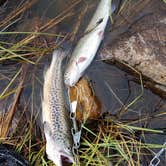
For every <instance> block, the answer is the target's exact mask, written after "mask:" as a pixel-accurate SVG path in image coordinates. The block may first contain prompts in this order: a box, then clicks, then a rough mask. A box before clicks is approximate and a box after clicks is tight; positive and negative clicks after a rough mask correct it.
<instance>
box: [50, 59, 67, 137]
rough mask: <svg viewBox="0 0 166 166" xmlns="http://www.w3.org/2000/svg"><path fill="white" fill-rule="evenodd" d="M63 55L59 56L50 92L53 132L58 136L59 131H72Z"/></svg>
mask: <svg viewBox="0 0 166 166" xmlns="http://www.w3.org/2000/svg"><path fill="white" fill-rule="evenodd" d="M62 60H63V57H60V56H59V57H58V58H57V59H56V62H55V64H54V65H55V66H54V70H55V71H54V73H53V74H54V75H53V78H52V83H51V84H52V87H51V89H50V93H49V99H50V100H49V102H50V104H49V105H50V109H51V122H52V127H53V128H52V134H53V136H56V135H57V133H59V132H62V131H63V132H65V133H66V132H67V133H68V132H70V128H69V123H68V121H69V112H68V111H67V109H66V108H65V101H64V95H63V90H64V87H63V80H62V70H61V65H62Z"/></svg>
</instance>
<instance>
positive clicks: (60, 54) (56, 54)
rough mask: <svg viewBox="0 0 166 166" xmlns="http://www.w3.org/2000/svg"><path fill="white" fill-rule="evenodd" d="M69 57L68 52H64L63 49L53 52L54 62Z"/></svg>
mask: <svg viewBox="0 0 166 166" xmlns="http://www.w3.org/2000/svg"><path fill="white" fill-rule="evenodd" d="M66 55H67V52H66V51H63V50H62V49H56V50H54V52H53V55H52V58H53V59H52V60H53V61H54V60H56V59H57V58H61V59H64V58H65V57H66Z"/></svg>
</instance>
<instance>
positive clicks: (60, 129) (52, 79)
mask: <svg viewBox="0 0 166 166" xmlns="http://www.w3.org/2000/svg"><path fill="white" fill-rule="evenodd" d="M63 54H64V53H60V51H56V52H54V54H53V58H52V61H51V65H50V67H49V68H48V70H47V71H46V73H45V77H44V86H43V103H42V105H43V123H44V124H45V123H47V126H46V125H45V126H46V127H47V128H46V127H45V132H47V130H50V132H47V138H48V141H50V142H51V143H52V144H51V145H50V144H49V143H50V142H47V140H46V142H47V144H49V147H48V146H47V144H46V151H48V153H50V154H48V157H49V156H50V157H49V158H50V159H52V160H54V159H55V164H57V163H56V161H57V160H60V156H61V155H63V154H65V155H64V156H66V157H69V158H70V159H72V157H73V154H72V151H71V148H72V135H71V125H70V116H69V111H68V110H67V109H66V108H67V107H66V103H65V96H64V83H63V72H62V61H63V58H64V55H63ZM51 148H52V149H51ZM54 152H55V154H56V155H55V154H53V153H54ZM66 153H67V154H66Z"/></svg>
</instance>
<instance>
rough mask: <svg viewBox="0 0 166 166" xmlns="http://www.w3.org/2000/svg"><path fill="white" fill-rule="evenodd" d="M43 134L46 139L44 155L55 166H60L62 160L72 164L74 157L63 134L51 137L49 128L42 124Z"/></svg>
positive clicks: (69, 144) (67, 139)
mask: <svg viewBox="0 0 166 166" xmlns="http://www.w3.org/2000/svg"><path fill="white" fill-rule="evenodd" d="M44 133H45V137H46V154H47V156H48V158H49V159H50V160H52V161H53V162H54V164H56V166H62V158H65V159H67V161H68V162H70V163H74V156H73V153H72V149H71V142H70V140H69V138H68V137H67V136H66V135H65V134H63V133H57V134H56V136H53V134H52V133H51V130H50V128H49V126H48V125H47V124H46V123H45V124H44Z"/></svg>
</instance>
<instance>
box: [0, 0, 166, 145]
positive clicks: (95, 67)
mask: <svg viewBox="0 0 166 166" xmlns="http://www.w3.org/2000/svg"><path fill="white" fill-rule="evenodd" d="M96 2H97V1H96ZM68 4H70V1H68V0H63V1H62V0H48V1H45V0H40V1H38V3H37V4H36V5H35V6H34V7H33V9H32V11H31V12H33V15H34V16H36V15H37V16H40V17H43V18H44V17H49V18H52V17H54V16H56V15H57V14H59V13H60V12H62V11H63V9H64V8H65V7H66V6H67V5H68ZM62 7H63V8H62ZM76 10H78V9H76ZM93 10H94V8H93ZM90 16H91V13H90V12H89V13H88V14H87V15H86V16H85V18H86V19H85V20H83V21H82V24H83V26H82V28H83V27H85V26H86V24H87V22H88V19H87V18H90ZM73 18H74V20H76V19H77V16H73ZM74 22H75V21H71V20H70V21H69V20H65V21H64V22H63V24H61V26H60V27H62V28H63V29H61V28H59V30H60V31H61V30H62V31H66V32H70V31H71V30H72V28H73V25H74ZM50 60H51V55H48V56H44V57H43V58H41V60H40V61H39V62H38V64H37V65H36V66H35V65H29V70H28V73H27V76H28V77H27V79H26V82H25V84H26V86H25V87H26V88H24V90H23V93H22V95H21V97H20V101H21V102H20V104H21V103H23V104H24V103H25V101H26V103H28V107H29V110H33V111H34V112H35V111H41V96H42V95H41V91H42V84H43V70H44V68H45V66H46V65H48V62H50ZM16 71H17V67H16V66H14V65H3V66H0V80H1V81H0V93H2V92H3V90H4V89H5V88H6V86H7V85H8V84H9V82H10V80H11V79H12V78H13V76H14V74H15V72H16ZM85 75H88V77H89V80H91V83H92V85H93V86H94V90H95V92H96V95H97V96H98V97H99V99H100V100H101V102H102V110H103V112H109V113H110V114H111V115H116V114H117V113H119V112H120V111H121V109H122V108H123V105H126V106H127V105H129V104H130V103H132V102H133V100H134V99H135V98H136V97H138V96H139V94H140V93H141V85H140V84H137V83H135V82H134V81H133V77H132V76H130V75H128V74H127V73H126V72H124V71H121V70H120V69H118V68H116V67H115V66H113V65H109V64H106V63H104V62H102V61H98V60H95V61H94V62H93V63H92V64H91V66H90V67H89V69H88V70H87V71H86V73H85ZM106 83H108V85H109V88H108V86H106ZM15 84H17V82H15ZM15 84H13V85H12V86H11V87H10V88H9V89H12V88H14V85H15ZM11 96H12V95H11ZM164 102H165V101H164V100H162V99H161V98H160V97H158V96H157V95H155V94H153V93H152V92H151V91H150V90H148V89H144V93H143V95H142V97H141V98H140V99H139V100H138V101H136V102H135V103H134V104H133V105H132V106H131V107H130V108H129V110H128V111H127V112H126V113H125V114H123V115H122V116H121V117H120V119H119V120H125V121H128V123H129V124H137V125H138V124H139V126H141V127H143V126H145V127H149V128H156V129H157V128H164V127H165V120H164V118H161V117H162V116H156V115H159V114H160V112H164V111H165V109H166V105H165V103H164ZM5 103H8V104H5V105H4V100H2V99H1V100H0V110H4V109H7V108H8V107H9V105H10V103H11V97H9V98H7V100H6V99H5ZM155 117H156V118H155ZM139 119H145V120H142V121H141V120H139ZM165 139H166V136H164V135H155V134H153V135H150V136H149V135H148V136H147V137H145V140H147V142H148V143H157V144H159V143H161V144H162V143H163V142H164V140H165Z"/></svg>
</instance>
